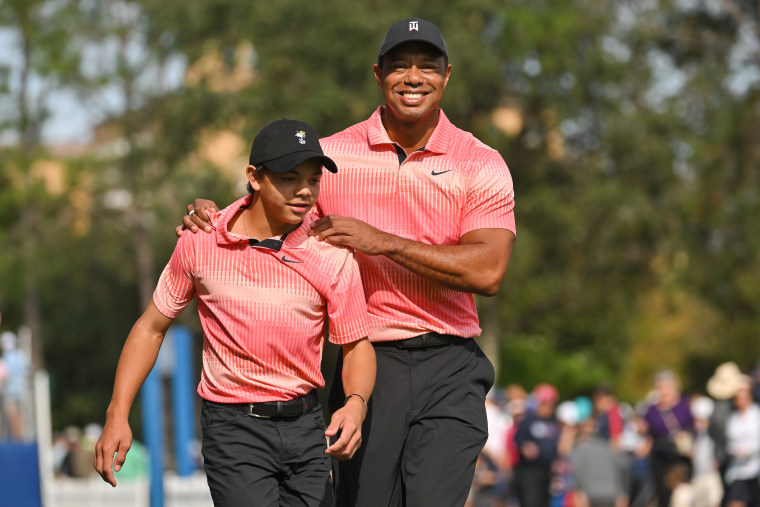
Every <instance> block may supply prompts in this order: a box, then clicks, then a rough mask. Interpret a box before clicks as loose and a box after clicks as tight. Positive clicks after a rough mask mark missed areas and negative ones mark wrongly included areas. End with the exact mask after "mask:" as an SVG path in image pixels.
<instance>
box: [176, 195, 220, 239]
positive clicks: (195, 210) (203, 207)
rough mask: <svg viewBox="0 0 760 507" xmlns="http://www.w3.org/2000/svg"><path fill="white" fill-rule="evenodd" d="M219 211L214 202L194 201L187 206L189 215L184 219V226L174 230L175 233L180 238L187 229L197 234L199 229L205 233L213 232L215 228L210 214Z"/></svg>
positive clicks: (205, 200)
mask: <svg viewBox="0 0 760 507" xmlns="http://www.w3.org/2000/svg"><path fill="white" fill-rule="evenodd" d="M217 211H219V207H218V206H217V205H216V203H215V202H214V201H209V200H207V199H196V200H194V201H193V203H192V204H188V205H187V215H185V216H184V217H182V225H178V226H177V227H176V228H175V229H174V233H175V234H176V235H177V237H179V236H182V233H183V232H185V229H187V230H189V231H190V232H192V233H193V234H195V233H196V232H198V228H199V227H200V228H201V229H203V232H211V231H212V229H213V228H212V226H211V220H210V219H209V217H208V214H209V213H215V212H217Z"/></svg>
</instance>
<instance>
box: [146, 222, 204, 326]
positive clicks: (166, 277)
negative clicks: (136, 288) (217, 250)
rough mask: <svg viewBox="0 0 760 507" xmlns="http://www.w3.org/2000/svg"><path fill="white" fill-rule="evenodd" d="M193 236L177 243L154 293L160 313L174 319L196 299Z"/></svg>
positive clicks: (187, 235)
mask: <svg viewBox="0 0 760 507" xmlns="http://www.w3.org/2000/svg"><path fill="white" fill-rule="evenodd" d="M191 236H192V234H184V235H182V236H181V237H180V238H179V241H177V245H176V246H175V247H174V253H172V256H171V259H169V263H168V264H167V265H166V267H165V268H164V271H163V272H162V273H161V277H160V278H159V279H158V284H157V285H156V290H155V291H154V292H153V302H154V303H155V305H156V308H158V311H159V312H161V313H162V314H164V315H165V316H167V317H169V318H170V319H173V318H175V317H177V315H179V314H180V313H181V312H182V310H184V309H185V307H186V306H187V305H188V303H190V301H192V299H193V298H194V297H195V283H194V281H193V275H192V270H191V266H192V259H193V255H192V253H193V246H192V245H193V241H192V238H191Z"/></svg>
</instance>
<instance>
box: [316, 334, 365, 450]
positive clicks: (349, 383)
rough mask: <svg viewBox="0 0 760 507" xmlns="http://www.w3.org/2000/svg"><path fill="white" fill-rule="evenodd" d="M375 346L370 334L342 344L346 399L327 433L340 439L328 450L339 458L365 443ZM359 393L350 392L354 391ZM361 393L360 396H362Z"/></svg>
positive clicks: (332, 419)
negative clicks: (365, 425)
mask: <svg viewBox="0 0 760 507" xmlns="http://www.w3.org/2000/svg"><path fill="white" fill-rule="evenodd" d="M376 370H377V363H376V361H375V349H374V348H373V347H372V344H371V343H370V342H369V340H368V339H367V338H362V339H361V340H359V341H355V342H352V343H347V344H345V345H343V390H344V392H345V395H346V396H348V398H347V399H346V403H345V405H344V406H343V408H341V409H340V410H337V411H336V412H335V413H334V414H333V415H332V418H331V420H330V426H328V427H327V429H326V430H325V435H326V436H328V437H333V436H335V435H337V434H338V432H340V437H339V438H338V440H337V441H336V442H335V443H334V444H332V445H331V446H330V447H328V448H327V449H326V450H325V452H326V453H327V454H329V455H330V456H332V457H333V458H335V459H337V460H346V459H351V458H352V457H353V455H354V453H355V452H356V450H357V449H358V448H359V446H360V445H361V443H362V422H364V418H365V417H366V416H367V406H366V405H365V403H366V402H368V401H369V397H370V396H371V395H372V390H373V389H374V387H375V372H376ZM354 394H356V395H358V396H351V395H354ZM360 396H361V398H360Z"/></svg>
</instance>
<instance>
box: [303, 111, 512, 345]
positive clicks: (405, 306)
mask: <svg viewBox="0 0 760 507" xmlns="http://www.w3.org/2000/svg"><path fill="white" fill-rule="evenodd" d="M382 109H383V107H382V106H381V107H379V108H378V109H377V110H376V111H375V113H374V114H373V115H372V116H371V117H370V118H369V119H368V120H366V121H364V122H361V123H358V124H356V125H353V126H352V127H349V128H348V129H346V130H344V131H342V132H339V133H337V134H335V135H332V136H330V137H328V138H325V139H322V148H323V149H324V151H325V154H326V155H327V156H329V157H331V158H332V159H333V160H334V161H335V163H336V164H337V165H338V168H339V171H338V173H336V174H332V173H330V174H325V176H324V177H323V178H322V187H321V191H320V195H319V199H318V200H317V211H318V213H320V214H321V215H328V214H337V215H344V216H349V217H354V218H358V219H359V220H362V221H364V222H367V223H368V224H370V225H372V226H374V227H376V228H378V229H380V230H383V231H385V232H389V233H391V234H395V235H396V236H400V237H402V238H407V239H411V240H415V241H419V242H422V243H427V244H431V245H456V244H458V243H459V238H461V237H462V235H464V234H466V233H468V232H470V231H473V230H476V229H507V230H510V231H512V232H513V233H515V232H516V229H515V218H514V213H513V208H514V191H513V187H512V177H511V175H510V174H509V169H508V168H507V165H506V163H505V162H504V160H503V159H502V157H501V155H499V153H498V152H497V151H496V150H494V149H492V148H489V147H488V146H486V145H485V144H483V143H482V142H480V141H478V140H477V139H476V138H475V137H474V136H473V135H472V134H470V133H469V132H465V131H463V130H460V129H458V128H457V127H455V126H454V125H453V124H452V123H451V122H450V121H449V120H448V119H447V118H446V115H445V114H444V113H443V111H442V110H439V116H438V125H437V126H436V128H435V130H434V131H433V134H432V135H431V137H430V139H429V140H428V143H427V145H426V146H425V148H424V150H422V151H415V152H413V153H410V154H409V156H408V157H407V158H406V159H405V160H404V162H403V163H402V164H400V165H399V159H398V155H397V152H396V149H395V146H394V144H393V142H392V141H391V140H390V138H389V137H388V133H387V132H386V131H385V128H384V127H383V123H382V120H381V116H380V115H381V111H382ZM357 261H358V262H359V268H360V271H361V276H362V283H363V285H364V294H365V296H366V298H367V308H368V311H369V313H370V324H371V330H370V335H369V338H370V340H372V341H391V340H400V339H405V338H410V337H412V336H417V335H420V334H423V333H427V332H438V333H443V334H453V335H457V336H462V337H465V338H470V337H474V336H478V335H479V334H480V332H481V330H480V327H479V323H478V315H477V312H476V308H475V299H474V297H473V295H472V294H470V293H465V292H460V291H456V290H453V289H449V288H447V287H444V286H442V285H440V284H437V283H435V282H432V281H430V280H428V279H426V278H424V277H422V276H420V275H417V274H415V273H413V272H412V271H410V270H409V269H407V268H405V267H403V266H401V265H399V264H396V263H395V262H393V261H392V260H390V259H388V258H387V257H384V256H374V257H373V256H368V255H364V254H361V253H357Z"/></svg>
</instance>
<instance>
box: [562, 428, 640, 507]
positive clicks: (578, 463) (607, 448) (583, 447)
mask: <svg viewBox="0 0 760 507" xmlns="http://www.w3.org/2000/svg"><path fill="white" fill-rule="evenodd" d="M596 422H597V421H595V420H594V419H587V420H586V421H583V422H582V423H580V424H579V425H578V435H577V437H576V443H575V447H574V448H573V450H572V451H571V452H570V463H571V464H572V469H573V478H574V480H575V486H576V488H577V490H578V493H579V496H578V498H579V502H578V505H579V506H582V505H589V506H592V507H625V506H627V505H628V464H627V462H626V461H625V459H624V458H623V457H622V456H621V455H619V454H618V453H617V452H615V450H613V448H612V446H611V445H610V442H609V441H608V439H607V437H606V436H605V435H601V434H599V433H598V432H596V431H594V426H595V424H596Z"/></svg>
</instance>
